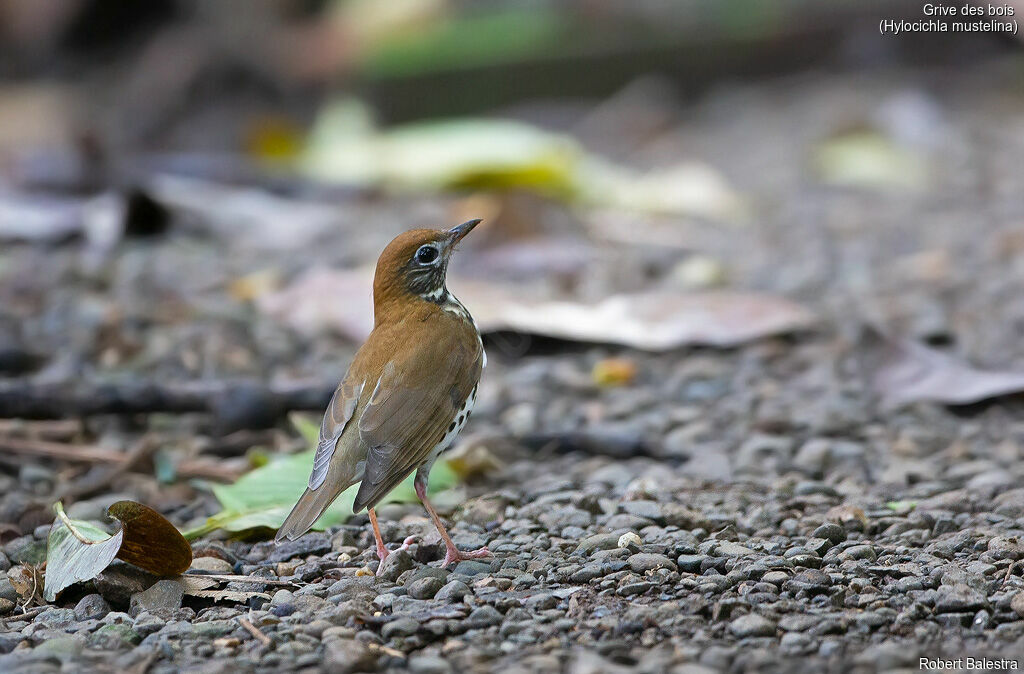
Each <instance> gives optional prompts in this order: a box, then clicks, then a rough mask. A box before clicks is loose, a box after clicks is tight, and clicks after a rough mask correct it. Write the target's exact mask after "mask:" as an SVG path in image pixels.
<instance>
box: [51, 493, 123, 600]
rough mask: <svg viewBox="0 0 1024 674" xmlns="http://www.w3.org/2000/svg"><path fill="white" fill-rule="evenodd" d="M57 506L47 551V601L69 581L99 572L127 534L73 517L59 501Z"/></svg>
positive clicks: (81, 579)
mask: <svg viewBox="0 0 1024 674" xmlns="http://www.w3.org/2000/svg"><path fill="white" fill-rule="evenodd" d="M54 510H56V512H57V519H55V520H54V521H53V526H52V527H50V536H49V539H48V541H47V553H46V583H45V589H44V592H43V597H45V599H46V600H47V601H53V600H55V599H56V598H57V593H58V592H60V591H61V590H63V589H64V588H66V587H67V586H68V585H71V584H72V583H77V582H80V581H84V580H91V579H93V578H95V577H96V576H97V575H99V573H100V571H102V570H103V569H105V568H107V566H108V565H109V564H110V563H111V562H112V561H114V558H115V557H117V551H118V550H119V549H120V547H121V541H122V540H123V538H124V532H123V531H118V532H117V533H115V534H113V535H111V534H108V533H107V532H106V531H104V530H103V529H100V528H99V527H97V526H95V525H93V524H90V523H89V522H83V521H80V520H72V519H70V518H69V517H68V516H67V515H66V514H65V513H64V507H63V506H62V505H61V504H60V503H57V504H56V505H55V506H54Z"/></svg>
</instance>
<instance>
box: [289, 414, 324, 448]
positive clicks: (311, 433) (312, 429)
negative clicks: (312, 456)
mask: <svg viewBox="0 0 1024 674" xmlns="http://www.w3.org/2000/svg"><path fill="white" fill-rule="evenodd" d="M288 421H290V422H292V426H294V427H295V430H297V431H298V432H299V435H301V436H302V439H303V440H305V441H306V444H307V445H309V446H311V447H315V446H316V445H317V443H319V442H320V422H319V421H318V420H316V419H314V418H313V417H311V416H309V415H308V414H299V413H297V412H292V413H291V414H289V415H288Z"/></svg>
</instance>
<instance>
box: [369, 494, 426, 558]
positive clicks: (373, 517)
mask: <svg viewBox="0 0 1024 674" xmlns="http://www.w3.org/2000/svg"><path fill="white" fill-rule="evenodd" d="M366 514H367V515H369V516H370V524H371V525H373V537H374V538H375V539H376V540H377V559H379V560H380V563H381V564H382V565H383V564H384V560H385V559H387V557H388V555H390V554H391V552H390V551H389V550H388V549H387V547H385V545H384V538H383V537H382V536H381V535H380V527H379V526H377V513H376V512H375V511H374V509H373V508H367V509H366ZM414 540H415V538H414V537H413V536H409V537H407V538H406V539H405V540H404V541H402V544H401V545H400V546H398V548H397V549H396V550H395V551H394V552H398V551H399V550H405V549H406V548H408V547H409V546H410V545H412V544H413V541H414Z"/></svg>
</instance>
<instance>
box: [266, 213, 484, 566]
mask: <svg viewBox="0 0 1024 674" xmlns="http://www.w3.org/2000/svg"><path fill="white" fill-rule="evenodd" d="M479 222H480V221H479V220H470V221H469V222H464V223H463V224H461V225H459V226H458V227H453V228H452V229H448V230H434V229H415V230H412V231H409V232H405V233H404V234H401V235H399V236H398V237H396V238H395V239H394V240H393V241H392V242H391V243H389V244H388V245H387V247H386V248H385V249H384V252H383V253H381V256H380V259H379V260H377V270H376V273H375V275H374V279H373V315H374V328H373V332H372V333H370V336H369V337H368V338H367V340H366V342H365V343H364V344H363V345H362V346H361V347H360V348H359V351H358V352H357V353H356V356H355V359H354V360H353V361H352V365H351V366H350V367H349V370H348V373H347V374H346V375H345V378H344V379H343V380H342V381H341V384H339V385H338V388H337V390H336V391H335V392H334V397H333V398H332V399H331V402H330V404H329V405H328V407H327V412H326V413H325V414H324V419H323V422H322V423H321V425H320V440H319V444H318V446H317V451H316V456H315V458H314V460H313V472H312V474H311V475H310V476H309V483H308V486H307V488H306V491H305V492H304V493H303V494H302V496H301V497H300V498H299V502H298V503H296V504H295V507H294V508H292V511H291V513H290V514H289V515H288V518H287V519H285V521H284V524H282V525H281V528H280V529H279V530H278V532H277V536H276V538H275V540H276V541H277V542H280V541H282V540H284V539H288V540H295V539H296V538H298V537H299V536H301V535H303V534H304V533H306V532H307V531H308V530H309V528H310V527H311V526H313V523H314V522H316V520H317V519H318V518H319V517H320V515H322V514H323V512H324V510H326V509H327V506H329V505H330V504H331V502H332V501H334V499H335V498H337V496H338V495H339V494H341V493H342V492H343V491H345V490H346V489H348V488H349V487H350V486H352V485H353V484H355V483H356V482H360V485H359V491H358V492H357V493H356V498H355V502H354V503H353V505H352V510H353V512H359V511H360V510H362V509H363V508H366V509H367V513H368V514H369V516H370V523H371V524H372V525H373V534H374V537H375V538H376V541H377V555H378V557H380V560H381V563H383V562H384V559H385V558H386V557H387V555H388V549H387V548H386V547H384V541H383V539H382V538H381V535H380V528H379V527H378V526H377V515H376V513H375V512H374V506H376V505H377V503H379V502H380V500H381V499H383V498H384V497H385V496H386V495H387V494H388V492H390V491H391V490H392V489H394V488H395V486H396V485H398V483H399V482H401V481H402V480H404V479H405V478H406V476H408V475H409V474H410V473H411V472H412V471H414V470H415V471H416V478H415V486H416V495H417V496H418V497H419V499H420V501H422V502H423V506H424V507H425V508H426V510H427V513H428V514H429V515H430V519H431V520H433V522H434V525H435V526H436V527H437V531H438V533H440V534H441V538H442V539H444V544H445V547H446V549H447V552H446V554H445V558H444V566H448V565H449V564H451V563H452V562H455V561H459V560H462V559H474V558H478V557H485V556H487V555H489V554H490V553H489V552H488V550H487V548H481V549H479V550H474V551H471V552H461V551H459V550H458V548H456V547H455V543H454V542H453V541H452V539H451V536H449V535H448V532H447V531H446V530H445V528H444V524H442V523H441V518H440V517H438V515H437V512H436V511H435V510H434V507H433V506H432V505H431V503H430V500H429V499H428V498H427V479H428V476H429V474H430V468H431V466H432V465H433V463H434V461H435V460H436V459H437V457H438V455H439V454H440V453H441V452H443V451H444V450H445V449H447V448H448V446H449V445H451V443H452V441H453V440H454V439H455V436H456V435H458V433H459V431H460V430H462V427H463V426H464V425H465V424H466V421H467V420H468V419H469V414H470V411H471V410H472V409H473V403H474V402H475V401H476V388H477V382H479V381H480V373H481V372H482V371H483V368H484V365H486V363H487V356H486V354H484V348H483V342H482V341H481V340H480V333H479V332H478V331H477V328H476V324H475V323H474V322H473V318H472V316H470V314H469V312H468V311H466V308H465V307H464V306H462V304H461V303H460V302H459V301H458V300H457V299H456V298H455V297H454V296H453V295H452V294H451V293H450V292H448V289H447V287H446V286H445V274H446V272H447V269H448V260H449V258H450V257H451V254H452V251H453V250H454V249H455V245H456V244H457V243H458V242H459V241H461V240H462V238H463V237H464V236H466V234H468V233H469V232H470V231H471V230H472V229H473V228H474V227H475V226H476V225H477V223H479ZM409 543H410V539H408V538H407V539H406V541H405V543H403V547H405V546H407V545H408V544H409Z"/></svg>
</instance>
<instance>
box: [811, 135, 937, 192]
mask: <svg viewBox="0 0 1024 674" xmlns="http://www.w3.org/2000/svg"><path fill="white" fill-rule="evenodd" d="M815 167H816V169H817V172H818V175H819V176H820V177H821V179H822V180H823V181H824V182H826V183H832V184H835V185H850V186H854V187H872V188H883V189H921V188H923V187H925V185H926V184H927V182H928V167H927V164H926V163H925V160H924V158H923V157H921V156H920V155H919V154H917V153H915V152H912V151H911V150H908V149H906V148H903V147H900V146H898V145H896V144H895V143H893V142H892V141H890V140H889V139H888V138H886V137H885V136H883V135H881V134H879V133H876V132H873V131H863V132H857V133H850V134H847V135H843V136H838V137H836V138H832V139H830V140H827V141H826V142H824V143H822V144H821V146H820V147H819V148H818V149H817V152H816V154H815Z"/></svg>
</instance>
